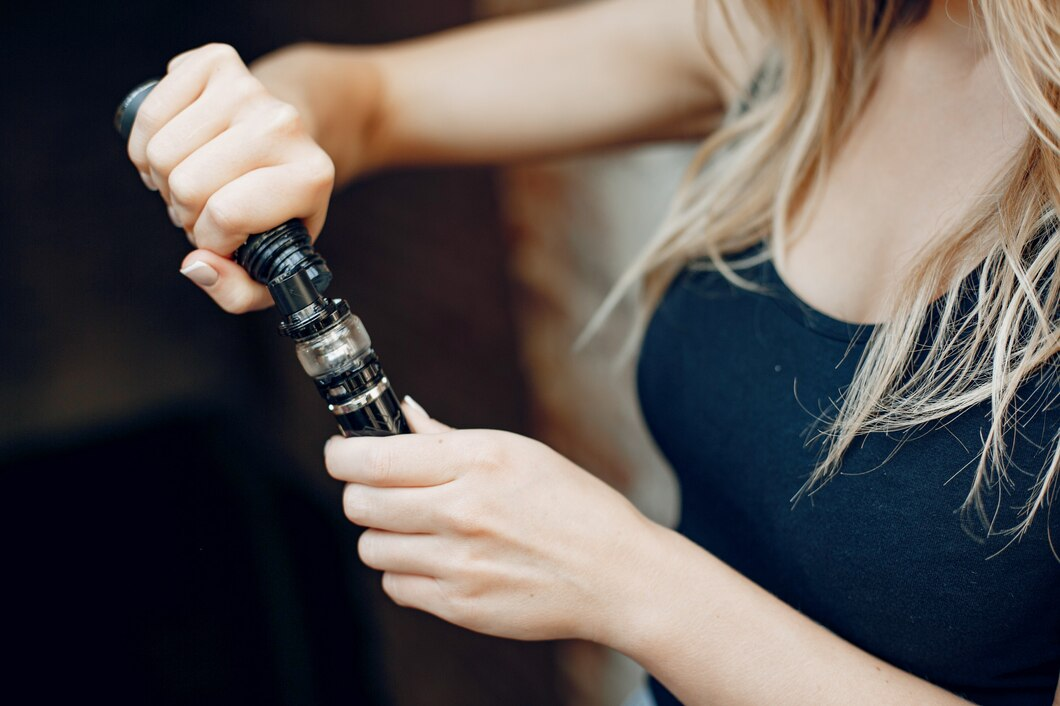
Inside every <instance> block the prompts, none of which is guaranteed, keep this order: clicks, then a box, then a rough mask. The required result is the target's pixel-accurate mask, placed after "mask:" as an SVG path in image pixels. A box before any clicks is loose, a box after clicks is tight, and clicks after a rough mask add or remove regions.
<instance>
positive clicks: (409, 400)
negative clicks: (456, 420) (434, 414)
mask: <svg viewBox="0 0 1060 706" xmlns="http://www.w3.org/2000/svg"><path fill="white" fill-rule="evenodd" d="M405 404H407V405H408V406H409V407H412V408H413V409H414V410H416V411H417V412H419V413H420V414H422V415H423V416H425V417H429V416H431V415H429V414H427V410H425V409H424V408H423V407H422V406H421V405H420V403H419V402H417V401H416V400H414V399H412V397H411V396H409V395H405Z"/></svg>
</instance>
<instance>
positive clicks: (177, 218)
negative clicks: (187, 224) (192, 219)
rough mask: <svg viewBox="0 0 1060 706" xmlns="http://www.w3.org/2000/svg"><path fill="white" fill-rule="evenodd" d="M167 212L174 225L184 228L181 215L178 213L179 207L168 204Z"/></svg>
mask: <svg viewBox="0 0 1060 706" xmlns="http://www.w3.org/2000/svg"><path fill="white" fill-rule="evenodd" d="M166 213H168V214H169V220H171V221H173V225H175V226H176V227H177V228H180V229H181V230H183V229H184V224H183V223H181V221H180V216H178V215H177V209H175V208H173V207H172V206H166Z"/></svg>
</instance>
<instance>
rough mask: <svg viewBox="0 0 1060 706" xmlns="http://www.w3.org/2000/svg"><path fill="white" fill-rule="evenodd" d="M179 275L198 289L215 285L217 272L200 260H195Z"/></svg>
mask: <svg viewBox="0 0 1060 706" xmlns="http://www.w3.org/2000/svg"><path fill="white" fill-rule="evenodd" d="M180 274H182V275H184V276H185V277H187V278H188V279H190V280H191V281H192V282H194V283H195V284H197V285H199V286H200V287H209V286H212V285H214V284H216V283H217V277H218V275H217V270H215V269H214V268H212V267H210V266H209V265H207V264H206V263H205V262H203V261H202V260H196V261H195V262H193V263H191V264H190V265H188V266H187V267H185V268H184V269H183V270H181V271H180Z"/></svg>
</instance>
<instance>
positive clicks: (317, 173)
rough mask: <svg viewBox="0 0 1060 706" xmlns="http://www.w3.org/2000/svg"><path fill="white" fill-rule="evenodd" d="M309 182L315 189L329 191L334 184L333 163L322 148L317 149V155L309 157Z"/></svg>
mask: <svg viewBox="0 0 1060 706" xmlns="http://www.w3.org/2000/svg"><path fill="white" fill-rule="evenodd" d="M308 169H309V183H310V186H312V187H313V188H314V189H315V190H317V191H329V192H330V191H331V188H332V187H333V186H334V184H335V163H334V162H333V161H331V157H329V156H328V155H327V153H326V152H324V150H319V149H318V150H317V155H316V156H315V157H313V158H311V159H310V161H309V165H308Z"/></svg>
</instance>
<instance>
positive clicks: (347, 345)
mask: <svg viewBox="0 0 1060 706" xmlns="http://www.w3.org/2000/svg"><path fill="white" fill-rule="evenodd" d="M157 83H158V81H157V80H151V81H146V82H144V83H142V84H140V85H139V86H137V87H136V88H134V89H133V90H132V91H131V92H130V93H129V94H128V95H127V96H126V97H125V100H123V101H122V102H121V105H119V106H118V110H117V112H116V113H115V115H114V127H115V128H116V129H117V130H118V132H119V133H120V134H121V136H122V137H123V138H124V139H126V140H127V139H128V138H129V132H130V131H131V130H132V125H133V122H134V121H135V120H136V112H137V111H138V110H139V108H140V104H141V103H142V102H143V99H144V98H145V97H147V94H148V93H150V92H151V89H153V88H154V87H155V85H157ZM232 257H233V259H234V260H235V261H236V262H237V263H239V264H240V265H241V266H242V267H243V268H244V269H245V270H246V271H247V272H248V273H250V276H251V277H252V278H254V279H255V280H257V281H258V282H261V283H262V284H264V285H266V286H267V287H268V288H269V293H270V294H271V295H272V298H273V300H274V301H275V302H276V307H277V309H279V311H280V313H281V314H282V315H283V317H284V318H283V321H282V322H281V323H280V333H281V334H283V335H285V336H288V337H290V338H291V339H293V340H294V342H295V351H296V353H297V355H298V360H299V362H301V364H302V368H304V369H305V371H306V373H307V374H308V375H309V376H310V377H311V378H313V381H314V382H315V383H316V386H317V391H318V392H319V393H320V396H321V397H323V398H324V400H325V401H326V402H327V403H328V409H329V410H331V413H332V414H334V415H335V419H336V421H337V422H338V424H339V430H340V431H341V432H342V435H343V436H347V437H349V436H389V435H391V434H403V433H407V432H408V431H409V428H408V424H407V423H406V422H405V418H404V416H403V415H402V413H401V406H400V404H399V403H398V397H397V395H396V394H395V393H394V390H393V388H391V387H390V381H389V380H388V379H387V377H386V374H385V373H384V372H383V368H382V367H381V366H380V364H379V358H378V357H377V356H376V354H375V351H374V350H373V349H372V341H371V339H370V338H368V333H367V332H366V331H365V330H364V325H363V324H361V320H360V319H359V318H357V317H356V316H354V315H353V314H352V313H351V312H350V306H349V304H347V303H346V302H345V301H344V300H342V299H328V298H326V297H325V296H324V295H323V292H324V291H325V290H326V289H327V287H328V285H329V284H331V271H330V270H329V269H328V266H327V263H325V262H324V259H323V258H322V257H320V255H319V254H318V253H317V252H316V250H314V249H313V245H312V242H311V239H310V237H309V232H308V231H307V230H306V228H305V225H304V224H303V223H302V222H301V221H299V220H290V221H287V222H286V223H283V224H281V225H279V226H276V227H275V228H272V229H270V230H268V231H266V232H264V233H258V234H255V235H251V236H250V237H249V238H247V241H246V242H245V243H244V244H243V245H241V246H240V247H239V249H238V250H236V252H235V253H234V254H233V256H232Z"/></svg>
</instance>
